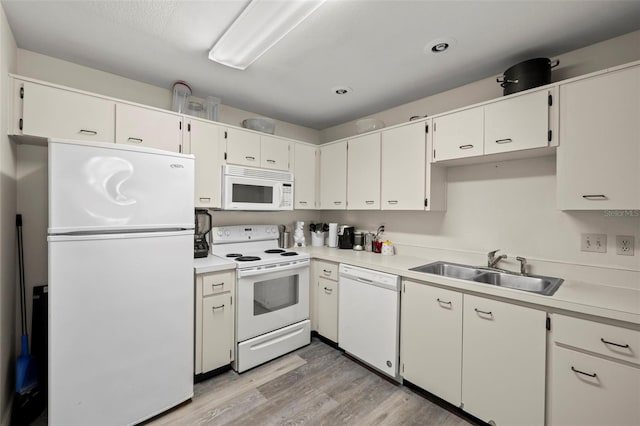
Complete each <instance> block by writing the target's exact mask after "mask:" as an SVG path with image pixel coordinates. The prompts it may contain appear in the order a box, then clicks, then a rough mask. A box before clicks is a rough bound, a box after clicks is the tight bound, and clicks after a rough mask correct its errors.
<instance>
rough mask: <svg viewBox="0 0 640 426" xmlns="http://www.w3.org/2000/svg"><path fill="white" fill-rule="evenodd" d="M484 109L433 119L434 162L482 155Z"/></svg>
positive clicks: (472, 109)
mask: <svg viewBox="0 0 640 426" xmlns="http://www.w3.org/2000/svg"><path fill="white" fill-rule="evenodd" d="M483 152H484V109H483V107H476V108H471V109H466V110H463V111H459V112H454V113H451V114H447V115H443V116H440V117H436V118H434V119H433V161H444V160H451V159H454V158H465V157H474V156H477V155H482V154H483Z"/></svg>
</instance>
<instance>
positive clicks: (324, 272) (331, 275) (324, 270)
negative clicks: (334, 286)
mask: <svg viewBox="0 0 640 426" xmlns="http://www.w3.org/2000/svg"><path fill="white" fill-rule="evenodd" d="M316 266H317V269H316V271H317V272H316V274H317V276H318V277H321V278H326V279H328V280H333V281H338V264H337V263H333V262H324V261H321V260H318V261H316Z"/></svg>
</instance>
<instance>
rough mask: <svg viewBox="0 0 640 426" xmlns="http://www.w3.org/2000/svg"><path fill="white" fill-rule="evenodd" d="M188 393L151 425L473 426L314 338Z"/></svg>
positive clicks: (212, 379) (207, 381)
mask: <svg viewBox="0 0 640 426" xmlns="http://www.w3.org/2000/svg"><path fill="white" fill-rule="evenodd" d="M194 394H195V395H194V398H193V400H192V401H191V402H190V403H187V404H185V405H183V406H181V407H178V408H177V409H175V410H173V411H170V412H168V413H166V414H165V415H163V416H161V417H157V418H155V419H153V420H152V421H151V422H149V424H151V425H154V426H161V425H202V424H210V425H302V424H309V425H446V426H458V425H460V426H461V425H468V424H471V423H469V422H468V421H467V420H465V419H463V418H461V417H458V416H457V415H455V414H454V413H451V412H449V411H447V410H445V409H444V408H442V407H440V406H438V405H436V404H434V403H432V402H430V401H429V400H427V399H425V398H424V397H422V396H420V395H418V394H416V393H414V392H413V391H411V390H409V389H407V388H406V387H404V386H400V385H397V384H394V383H392V382H390V381H388V380H386V379H384V378H382V377H380V376H379V375H377V374H375V373H373V372H372V371H370V370H369V369H367V368H365V367H363V366H362V365H360V364H358V363H357V362H355V361H353V360H352V359H350V358H349V357H348V356H346V355H344V353H342V352H341V351H339V350H337V349H335V348H333V347H331V346H329V345H326V344H325V343H323V342H321V341H319V340H318V339H316V338H314V339H313V340H312V342H311V345H309V346H306V347H304V348H301V349H299V350H297V351H295V352H293V353H291V354H288V355H285V356H283V357H281V358H278V359H275V360H273V361H271V362H269V363H267V364H264V365H262V366H259V367H257V368H255V369H253V370H250V371H247V372H245V373H243V374H237V373H235V372H233V371H228V372H226V373H223V374H221V375H219V376H216V377H213V378H211V379H209V380H206V381H203V382H200V383H198V384H196V385H195V387H194Z"/></svg>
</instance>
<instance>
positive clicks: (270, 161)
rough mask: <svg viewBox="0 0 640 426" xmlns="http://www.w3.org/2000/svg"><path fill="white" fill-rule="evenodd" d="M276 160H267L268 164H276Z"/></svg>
mask: <svg viewBox="0 0 640 426" xmlns="http://www.w3.org/2000/svg"><path fill="white" fill-rule="evenodd" d="M275 162H276V160H267V163H275Z"/></svg>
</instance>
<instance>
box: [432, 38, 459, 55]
mask: <svg viewBox="0 0 640 426" xmlns="http://www.w3.org/2000/svg"><path fill="white" fill-rule="evenodd" d="M455 44H456V40H455V39H454V38H451V37H442V38H437V39H435V40H431V41H430V42H429V43H427V46H426V47H425V48H424V52H425V53H444V52H448V51H449V49H450V48H451V47H452V46H453V45H455Z"/></svg>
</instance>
